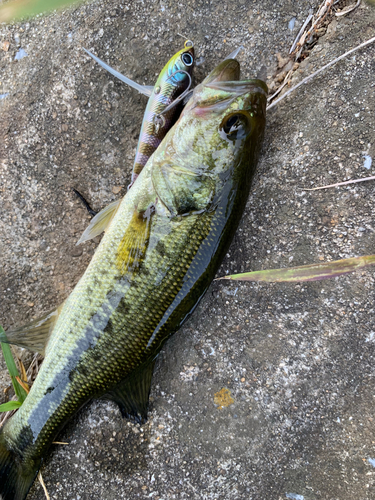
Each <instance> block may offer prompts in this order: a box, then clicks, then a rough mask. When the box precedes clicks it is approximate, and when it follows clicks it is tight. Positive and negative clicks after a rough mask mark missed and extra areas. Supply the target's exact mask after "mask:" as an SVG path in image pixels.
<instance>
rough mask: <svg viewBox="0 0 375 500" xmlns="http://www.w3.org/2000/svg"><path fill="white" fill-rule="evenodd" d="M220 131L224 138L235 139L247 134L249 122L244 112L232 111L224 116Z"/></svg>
mask: <svg viewBox="0 0 375 500" xmlns="http://www.w3.org/2000/svg"><path fill="white" fill-rule="evenodd" d="M220 131H221V132H222V134H224V137H225V138H227V139H229V140H231V141H237V140H239V139H244V138H245V137H246V136H248V135H249V133H250V132H251V123H250V120H249V118H248V116H247V115H246V114H245V113H234V114H232V115H229V117H226V118H224V120H223V122H222V125H221V127H220Z"/></svg>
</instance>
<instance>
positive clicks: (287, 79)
mask: <svg viewBox="0 0 375 500" xmlns="http://www.w3.org/2000/svg"><path fill="white" fill-rule="evenodd" d="M292 73H293V69H291V70H289V71H288V73H287V74H286V76H285V78H284V82H283V83H282V85H280V87H279V88H278V89H277V90H276V92H275V93H274V94H272V95H271V96H269V97H268V98H267V101H270V100H271V99H273V98H274V97H275V95H277V94H278V93H279V92H281V91H282V89H283V88H284V87H285V85H287V83H288V82H289V79H290V76H291V74H292Z"/></svg>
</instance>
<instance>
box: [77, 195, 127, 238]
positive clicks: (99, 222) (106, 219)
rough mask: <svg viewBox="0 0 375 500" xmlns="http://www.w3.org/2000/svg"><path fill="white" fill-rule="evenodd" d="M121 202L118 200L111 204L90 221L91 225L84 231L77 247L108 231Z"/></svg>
mask: <svg viewBox="0 0 375 500" xmlns="http://www.w3.org/2000/svg"><path fill="white" fill-rule="evenodd" d="M120 203H121V200H116V201H113V202H112V203H110V204H109V205H108V206H106V207H105V208H103V210H101V211H100V212H99V213H97V214H96V215H95V217H94V218H93V219H92V220H91V221H90V224H89V225H88V226H87V228H86V229H85V230H84V232H83V234H82V236H81V237H80V239H79V240H78V242H77V245H80V244H81V243H84V242H85V241H89V240H92V239H93V238H95V236H98V235H99V234H101V233H102V232H103V231H105V230H106V229H107V227H108V226H109V224H110V223H111V220H112V219H113V217H114V216H115V213H116V212H117V209H118V207H119V206H120Z"/></svg>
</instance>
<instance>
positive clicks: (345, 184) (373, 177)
mask: <svg viewBox="0 0 375 500" xmlns="http://www.w3.org/2000/svg"><path fill="white" fill-rule="evenodd" d="M374 180H375V176H372V177H364V178H363V179H352V180H351V181H345V182H337V183H336V184H328V185H327V186H319V187H316V188H304V191H317V190H318V189H328V188H333V187H337V186H347V185H348V184H356V183H357V182H365V181H374Z"/></svg>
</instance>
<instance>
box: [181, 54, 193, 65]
mask: <svg viewBox="0 0 375 500" xmlns="http://www.w3.org/2000/svg"><path fill="white" fill-rule="evenodd" d="M181 59H182V62H183V63H184V64H185V66H191V65H192V64H193V62H194V60H193V56H192V55H191V54H189V52H185V54H182V57H181Z"/></svg>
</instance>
